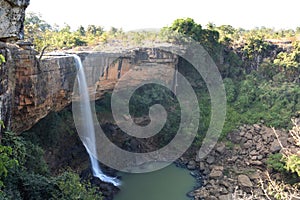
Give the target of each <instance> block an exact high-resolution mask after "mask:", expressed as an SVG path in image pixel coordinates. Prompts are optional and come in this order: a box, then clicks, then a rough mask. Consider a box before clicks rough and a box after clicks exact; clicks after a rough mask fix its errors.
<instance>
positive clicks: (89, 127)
mask: <svg viewBox="0 0 300 200" xmlns="http://www.w3.org/2000/svg"><path fill="white" fill-rule="evenodd" d="M73 56H74V59H75V61H76V64H77V66H78V72H77V81H78V88H79V96H80V112H79V113H80V114H81V116H80V118H81V119H84V123H83V124H82V126H83V128H82V129H81V131H84V133H83V135H85V136H86V138H85V140H82V142H83V145H84V146H85V148H86V150H87V152H88V154H89V156H90V160H91V165H92V171H93V175H94V176H95V177H98V178H99V179H100V180H102V181H104V182H107V183H112V184H113V185H114V186H119V185H120V184H121V183H120V181H119V180H118V179H117V178H115V177H110V176H107V175H105V174H104V173H103V172H102V170H101V168H100V166H99V163H98V159H97V153H96V152H97V148H96V136H95V129H94V122H93V116H92V111H91V104H90V98H89V93H88V87H87V83H86V78H85V73H84V70H83V66H82V62H81V59H80V57H79V56H78V55H73Z"/></svg>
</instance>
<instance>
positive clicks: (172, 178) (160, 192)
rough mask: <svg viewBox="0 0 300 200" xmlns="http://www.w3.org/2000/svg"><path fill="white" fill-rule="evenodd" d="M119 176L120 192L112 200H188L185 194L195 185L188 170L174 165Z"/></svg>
mask: <svg viewBox="0 0 300 200" xmlns="http://www.w3.org/2000/svg"><path fill="white" fill-rule="evenodd" d="M120 175H121V176H122V185H121V186H120V189H121V191H120V192H119V193H118V194H117V195H116V196H115V198H114V200H190V198H188V197H187V196H186V193H188V192H189V191H191V190H192V189H193V187H194V186H195V185H196V180H195V179H194V178H193V177H192V176H191V175H190V172H189V171H188V170H186V169H182V168H179V167H176V166H175V165H174V164H172V165H170V166H168V167H166V168H164V169H161V170H159V171H155V172H150V173H143V174H129V173H120Z"/></svg>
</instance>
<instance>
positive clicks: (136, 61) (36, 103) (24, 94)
mask: <svg viewBox="0 0 300 200" xmlns="http://www.w3.org/2000/svg"><path fill="white" fill-rule="evenodd" d="M0 51H1V53H2V54H3V55H4V56H5V58H6V60H7V62H6V63H4V64H2V65H1V70H0V75H1V77H3V78H1V85H0V111H1V112H0V120H2V121H4V123H5V125H6V128H7V129H11V130H13V131H15V132H17V133H21V132H22V131H25V130H28V129H29V128H31V127H32V126H33V125H34V124H35V123H36V122H38V121H39V120H40V119H42V118H43V117H45V116H46V115H47V114H48V113H49V112H51V111H59V110H61V109H63V108H64V107H65V106H67V105H69V104H70V103H71V101H72V100H75V101H76V94H73V88H74V83H75V80H76V74H77V66H76V62H75V59H74V57H73V56H72V55H71V54H72V53H76V54H78V55H79V56H80V57H81V59H82V61H83V67H84V70H85V73H86V76H87V77H88V84H89V92H90V95H91V96H94V98H95V99H99V98H101V97H102V95H103V94H104V93H105V92H107V91H109V90H112V89H113V88H114V86H115V84H116V83H117V82H118V81H119V79H120V78H121V77H122V76H123V75H124V74H126V72H128V71H129V70H135V71H137V72H138V73H137V74H138V75H137V76H136V77H132V79H130V80H129V84H136V83H138V82H139V81H141V80H144V79H145V78H146V76H154V75H155V76H160V77H162V79H163V80H164V81H166V82H167V83H169V84H172V81H173V74H170V73H171V70H167V69H166V68H164V66H170V67H171V68H173V69H174V68H175V66H176V65H177V60H178V59H177V56H176V55H173V54H171V53H169V52H166V51H163V50H160V49H157V48H138V49H132V50H128V51H127V52H125V53H122V54H120V53H105V52H68V53H67V54H66V53H60V54H57V53H56V54H52V55H51V54H48V55H46V56H44V57H43V59H41V60H39V59H38V58H37V52H36V51H35V50H33V49H32V48H31V47H30V45H29V44H26V43H21V42H19V43H17V44H16V45H12V44H10V45H8V44H6V43H1V46H0ZM149 66H150V67H151V68H152V69H154V72H153V71H152V73H151V74H150V73H148V71H147V70H148V69H149ZM153 73H155V74H153Z"/></svg>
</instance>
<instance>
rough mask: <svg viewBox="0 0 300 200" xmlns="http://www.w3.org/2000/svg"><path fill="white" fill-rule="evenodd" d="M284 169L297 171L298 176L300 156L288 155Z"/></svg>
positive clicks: (299, 173)
mask: <svg viewBox="0 0 300 200" xmlns="http://www.w3.org/2000/svg"><path fill="white" fill-rule="evenodd" d="M286 169H287V170H288V171H291V172H292V173H297V175H298V176H299V177H300V157H299V156H298V155H295V154H293V155H290V156H288V157H287V159H286Z"/></svg>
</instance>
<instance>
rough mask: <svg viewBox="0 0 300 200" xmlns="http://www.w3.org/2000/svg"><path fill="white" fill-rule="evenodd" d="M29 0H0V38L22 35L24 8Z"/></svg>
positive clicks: (18, 37) (21, 37)
mask: <svg viewBox="0 0 300 200" xmlns="http://www.w3.org/2000/svg"><path fill="white" fill-rule="evenodd" d="M29 1H30V0H0V5H1V7H0V22H1V23H0V40H2V41H7V40H16V39H23V37H24V30H23V29H24V25H23V22H24V19H25V9H26V8H27V6H28V5H29Z"/></svg>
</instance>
